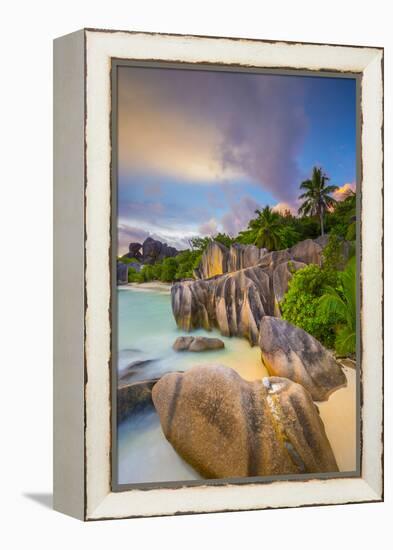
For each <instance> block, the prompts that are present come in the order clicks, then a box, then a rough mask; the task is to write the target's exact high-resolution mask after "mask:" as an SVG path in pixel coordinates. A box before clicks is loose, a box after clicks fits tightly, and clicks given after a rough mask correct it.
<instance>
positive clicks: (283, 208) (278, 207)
mask: <svg viewBox="0 0 393 550" xmlns="http://www.w3.org/2000/svg"><path fill="white" fill-rule="evenodd" d="M272 210H273V211H274V212H279V213H280V214H285V212H287V211H288V210H289V212H290V213H291V214H293V215H296V214H297V211H298V206H296V205H295V204H294V203H291V204H290V203H288V202H278V203H277V204H275V205H274V206H272Z"/></svg>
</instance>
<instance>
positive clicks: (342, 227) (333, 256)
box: [119, 167, 356, 354]
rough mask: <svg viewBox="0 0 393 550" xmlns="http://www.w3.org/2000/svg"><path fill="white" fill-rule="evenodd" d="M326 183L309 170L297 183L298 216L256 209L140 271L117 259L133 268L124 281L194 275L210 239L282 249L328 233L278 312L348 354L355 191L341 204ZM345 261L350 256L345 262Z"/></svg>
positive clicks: (352, 316) (351, 343)
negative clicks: (240, 222) (319, 255)
mask: <svg viewBox="0 0 393 550" xmlns="http://www.w3.org/2000/svg"><path fill="white" fill-rule="evenodd" d="M328 181H329V178H328V177H327V175H326V174H325V173H324V172H323V170H322V168H319V167H314V168H313V170H312V174H311V177H310V179H308V180H305V181H303V182H302V183H301V184H300V189H301V191H302V193H301V194H300V196H299V199H300V200H301V201H302V202H301V205H300V208H299V211H298V215H297V216H295V215H294V214H292V213H291V212H290V211H289V210H286V211H284V212H278V211H275V210H274V209H273V208H271V207H270V206H265V207H264V208H263V209H261V210H260V209H257V210H255V216H254V217H253V218H251V219H250V221H249V223H248V225H247V228H246V229H244V230H243V231H241V232H240V233H239V234H238V235H236V236H234V237H232V236H230V235H227V234H226V233H218V234H217V235H215V236H213V237H194V238H192V239H190V241H189V248H188V249H187V250H183V251H181V252H180V253H179V254H178V255H177V256H175V257H172V258H165V259H164V260H162V261H160V262H156V263H155V264H153V265H140V267H139V266H138V265H137V264H139V261H138V260H137V259H136V258H128V256H127V255H126V256H123V257H121V258H119V260H120V261H122V262H123V263H128V264H133V265H132V266H130V267H129V269H128V280H129V282H137V283H141V282H148V281H163V282H173V281H178V280H182V279H187V278H193V277H194V270H195V269H196V268H197V267H198V265H199V263H200V260H201V257H202V254H203V252H204V250H206V248H207V246H208V245H209V243H211V242H212V241H216V242H219V243H221V244H224V245H225V246H227V247H229V246H231V244H233V243H235V242H236V243H239V244H254V245H256V246H258V247H263V248H267V249H268V250H281V249H285V248H289V247H292V246H293V245H295V244H296V243H297V242H299V241H302V240H304V239H307V238H310V239H315V238H317V237H318V236H319V235H324V234H325V233H326V232H327V233H328V235H329V240H328V244H327V246H326V247H325V248H324V252H323V262H322V265H321V266H318V265H313V264H311V265H308V266H306V267H305V268H303V269H301V270H298V271H296V272H294V273H293V276H292V279H291V281H290V282H289V287H288V291H287V293H286V295H285V296H284V299H283V302H282V303H281V306H280V307H281V313H282V316H283V318H284V319H286V320H287V321H289V322H291V323H292V324H294V325H296V326H299V327H301V328H303V329H304V330H306V331H307V332H309V333H310V334H312V335H313V336H315V337H316V338H317V339H318V340H320V341H321V342H322V343H323V344H324V345H325V346H327V347H329V348H334V349H335V350H336V352H337V354H352V353H354V352H355V341H356V337H355V334H356V262H355V258H354V254H355V245H354V241H355V239H356V193H354V192H353V191H348V193H347V195H346V196H345V197H344V199H343V200H341V201H336V200H335V199H334V198H333V197H332V196H331V195H332V193H334V191H336V190H337V187H336V186H335V185H328ZM351 242H352V244H351ZM344 248H345V250H344ZM344 252H345V254H344ZM344 258H347V259H348V258H350V259H349V261H348V260H347V264H346V262H345V260H344Z"/></svg>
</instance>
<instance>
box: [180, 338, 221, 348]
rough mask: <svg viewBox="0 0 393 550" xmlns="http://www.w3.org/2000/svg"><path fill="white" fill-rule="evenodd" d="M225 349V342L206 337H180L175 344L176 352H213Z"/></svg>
mask: <svg viewBox="0 0 393 550" xmlns="http://www.w3.org/2000/svg"><path fill="white" fill-rule="evenodd" d="M223 347H225V346H224V342H223V341H222V340H220V339H219V338H207V337H205V336H179V338H176V340H175V343H174V344H173V349H174V350H175V351H211V350H215V349H222V348H223Z"/></svg>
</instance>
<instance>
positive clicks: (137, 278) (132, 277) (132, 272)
mask: <svg viewBox="0 0 393 550" xmlns="http://www.w3.org/2000/svg"><path fill="white" fill-rule="evenodd" d="M128 282H129V283H143V282H144V279H143V275H142V273H138V272H137V271H136V269H134V268H133V267H129V268H128Z"/></svg>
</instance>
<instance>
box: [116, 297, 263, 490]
mask: <svg viewBox="0 0 393 550" xmlns="http://www.w3.org/2000/svg"><path fill="white" fill-rule="evenodd" d="M185 334H186V333H185V332H184V331H182V330H179V329H178V328H177V326H176V323H175V321H174V318H173V315H172V309H171V298H170V294H169V289H164V290H160V291H158V290H155V291H153V290H142V289H138V288H132V287H127V288H120V289H118V350H119V354H118V372H119V376H121V375H122V374H124V372H125V369H126V368H127V366H128V365H130V364H132V363H134V362H135V361H148V360H150V361H151V362H150V363H145V364H143V365H141V366H140V367H136V368H134V369H132V373H133V374H132V376H131V378H129V381H130V382H134V381H137V380H145V379H148V378H154V377H157V376H161V375H163V374H164V373H165V372H170V371H175V370H176V371H185V370H187V369H189V368H191V367H192V366H193V365H202V364H209V363H210V364H211V363H219V364H223V365H227V366H228V367H232V368H236V370H237V371H238V372H239V374H240V375H241V376H242V377H243V378H246V379H249V380H253V379H257V378H261V377H263V376H266V372H265V371H264V368H263V366H262V363H261V359H260V351H259V349H258V348H257V347H254V348H252V347H251V346H250V345H249V344H248V342H247V341H245V340H241V339H238V338H226V337H223V336H221V335H220V334H219V333H218V332H217V331H212V332H207V331H204V330H196V331H194V332H193V333H192V334H194V335H205V336H215V337H219V338H221V339H222V340H223V341H224V342H225V348H224V349H223V350H216V351H208V352H200V353H192V352H175V351H174V350H173V349H172V345H173V343H174V341H175V340H176V338H177V337H178V336H181V335H185ZM193 479H200V476H199V474H198V473H197V472H195V470H193V469H192V468H191V467H190V466H189V465H188V464H187V463H186V462H184V461H183V460H182V459H181V458H180V457H179V456H178V455H177V453H176V452H175V450H174V449H173V447H172V446H171V445H170V443H168V441H167V440H166V438H165V436H164V434H163V433H162V430H161V425H160V421H159V418H158V415H157V413H156V412H155V411H154V409H150V410H148V411H145V412H142V413H138V414H134V415H132V416H130V417H129V418H128V419H126V420H125V421H123V422H122V423H121V424H120V425H119V427H118V481H119V483H120V484H122V483H147V482H157V481H183V480H193Z"/></svg>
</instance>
